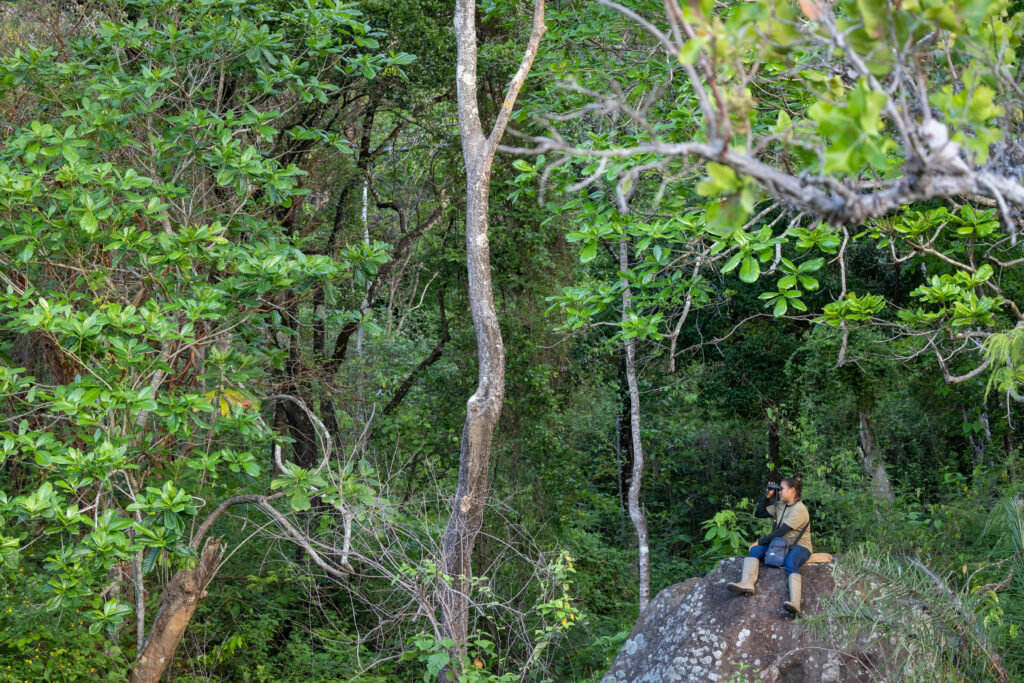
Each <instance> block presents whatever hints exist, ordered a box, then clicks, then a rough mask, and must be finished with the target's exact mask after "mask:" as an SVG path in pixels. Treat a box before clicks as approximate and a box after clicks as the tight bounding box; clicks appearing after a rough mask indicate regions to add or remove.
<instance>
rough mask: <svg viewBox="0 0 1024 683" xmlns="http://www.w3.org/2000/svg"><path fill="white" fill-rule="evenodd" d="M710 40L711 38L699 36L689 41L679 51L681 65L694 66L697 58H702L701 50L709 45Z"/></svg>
mask: <svg viewBox="0 0 1024 683" xmlns="http://www.w3.org/2000/svg"><path fill="white" fill-rule="evenodd" d="M710 39H711V38H710V36H699V37H697V38H691V39H690V40H687V41H686V43H685V44H684V45H683V47H682V49H681V50H679V63H680V64H693V63H694V62H696V61H697V57H698V56H700V51H701V48H703V47H704V46H705V45H707V43H708V41H709V40H710Z"/></svg>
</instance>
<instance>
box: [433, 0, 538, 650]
mask: <svg viewBox="0 0 1024 683" xmlns="http://www.w3.org/2000/svg"><path fill="white" fill-rule="evenodd" d="M455 35H456V42H457V45H458V61H457V68H456V84H457V89H458V110H459V136H460V138H461V140H462V156H463V159H464V161H465V165H466V268H467V270H468V288H469V305H470V313H471V315H472V318H473V328H474V331H475V333H476V346H477V362H478V364H479V365H478V384H477V389H476V391H475V392H474V393H473V395H472V396H471V397H470V398H469V401H468V402H467V404H466V413H467V414H466V424H465V427H464V428H463V432H462V442H461V445H460V451H459V479H458V484H457V485H456V488H455V496H454V499H453V503H452V514H451V517H450V518H449V520H448V526H447V527H446V529H445V532H444V539H443V548H442V552H443V564H444V571H445V574H447V578H446V581H444V582H442V585H441V587H440V596H439V597H440V604H441V611H442V616H443V620H444V628H445V635H446V636H447V637H449V638H451V639H452V640H453V641H454V642H455V651H454V653H453V654H454V655H455V657H454V658H453V659H454V661H455V662H460V661H461V659H462V653H463V652H464V649H465V643H466V637H467V631H468V623H469V590H468V589H469V581H470V577H472V575H473V568H472V554H473V544H474V542H475V541H476V536H477V533H479V531H480V526H481V524H482V523H483V511H484V506H485V505H486V503H487V490H488V485H489V482H488V476H489V472H488V463H489V459H490V450H491V440H492V438H493V436H494V427H495V425H496V424H497V422H498V417H499V416H500V415H501V407H502V403H503V401H504V397H505V349H504V344H503V342H502V339H501V328H500V327H499V325H498V315H497V312H496V311H495V309H494V292H493V289H492V286H491V262H490V247H489V244H488V210H489V194H490V179H491V168H492V165H493V163H494V155H495V153H496V152H497V150H498V142H499V141H500V140H501V137H502V135H503V134H504V132H505V127H506V126H507V125H508V121H509V118H510V117H511V115H512V108H513V107H514V106H515V101H516V97H517V96H518V94H519V91H520V89H521V88H522V87H523V83H524V82H525V81H526V76H527V75H528V74H529V72H530V67H531V66H532V64H533V60H534V58H535V57H536V55H537V49H538V48H539V46H540V40H541V37H542V36H543V35H544V0H535V1H534V10H533V24H532V28H531V31H530V38H529V41H528V43H527V47H526V51H525V54H524V55H523V59H522V62H521V63H520V65H519V69H518V71H516V74H515V75H514V76H513V77H512V81H511V83H510V84H509V87H508V92H507V93H506V95H505V99H504V101H503V103H502V106H501V109H500V110H499V111H498V116H497V120H496V121H495V122H494V125H493V126H492V127H491V131H490V134H489V135H486V136H485V135H484V131H483V125H482V123H481V121H480V112H479V105H478V103H477V35H476V5H475V3H474V2H471V0H458V1H457V2H456V6H455Z"/></svg>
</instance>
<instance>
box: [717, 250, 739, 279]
mask: <svg viewBox="0 0 1024 683" xmlns="http://www.w3.org/2000/svg"><path fill="white" fill-rule="evenodd" d="M742 259H743V252H742V251H739V252H736V253H735V254H733V255H732V258H730V259H729V260H728V261H726V262H725V265H724V266H722V273H723V274H725V273H731V272H732V271H733V270H735V269H736V266H738V265H739V264H740V261H741V260H742Z"/></svg>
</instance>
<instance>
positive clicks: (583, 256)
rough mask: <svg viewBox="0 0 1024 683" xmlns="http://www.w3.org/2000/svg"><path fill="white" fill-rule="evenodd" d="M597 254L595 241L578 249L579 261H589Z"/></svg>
mask: <svg viewBox="0 0 1024 683" xmlns="http://www.w3.org/2000/svg"><path fill="white" fill-rule="evenodd" d="M595 256H597V242H590V243H589V244H587V245H586V246H584V247H583V248H582V249H580V263H590V262H591V261H593V260H594V257H595Z"/></svg>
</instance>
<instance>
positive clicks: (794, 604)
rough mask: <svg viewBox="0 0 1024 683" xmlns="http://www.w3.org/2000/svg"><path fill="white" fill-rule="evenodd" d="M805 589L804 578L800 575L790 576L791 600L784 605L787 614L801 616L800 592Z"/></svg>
mask: <svg viewBox="0 0 1024 683" xmlns="http://www.w3.org/2000/svg"><path fill="white" fill-rule="evenodd" d="M802 589H803V578H802V577H801V576H800V575H799V574H790V575H789V600H787V601H786V602H784V603H782V606H783V607H784V608H786V611H787V612H792V613H793V614H800V592H801V590H802Z"/></svg>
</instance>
